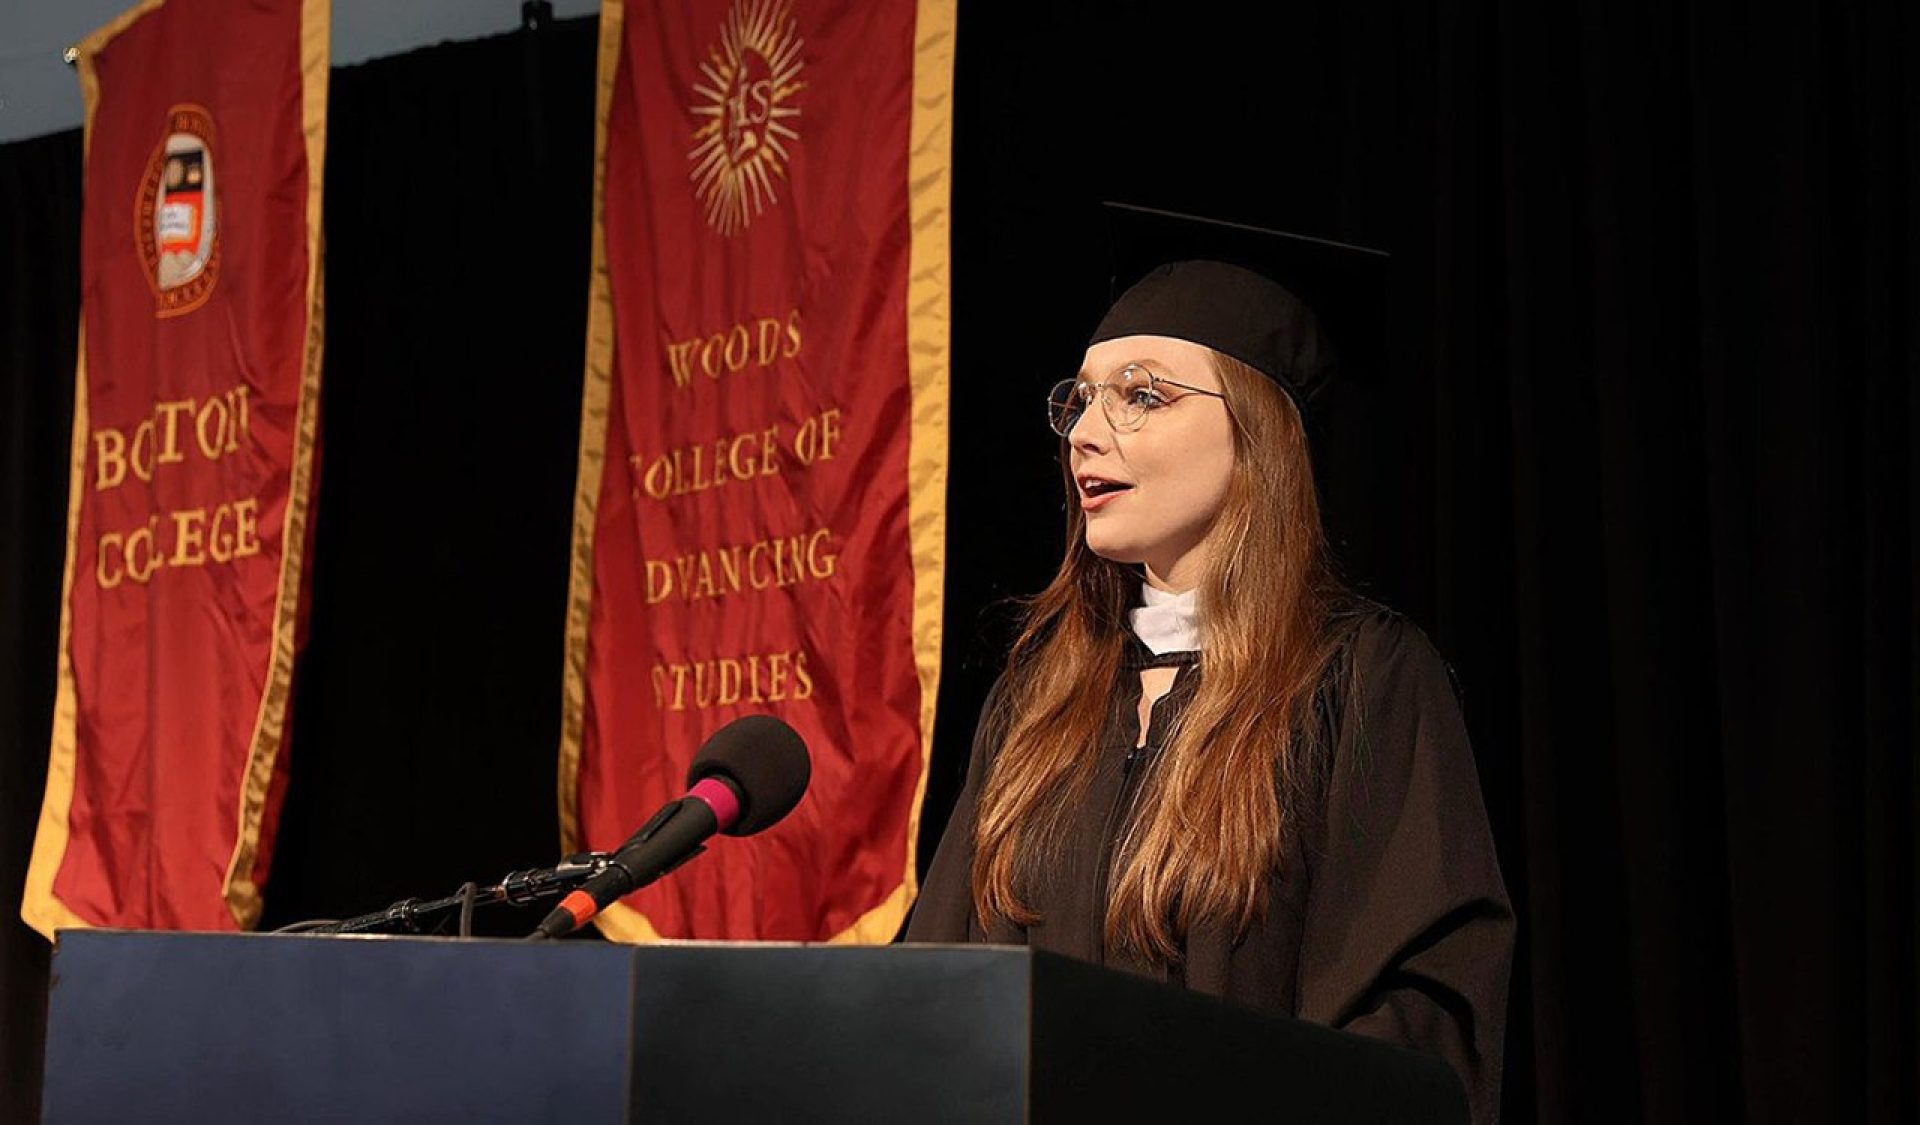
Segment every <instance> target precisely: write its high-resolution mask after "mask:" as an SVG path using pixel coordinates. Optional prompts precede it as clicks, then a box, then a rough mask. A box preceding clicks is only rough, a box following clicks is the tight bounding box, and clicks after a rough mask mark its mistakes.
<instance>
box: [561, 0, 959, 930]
mask: <svg viewBox="0 0 1920 1125" xmlns="http://www.w3.org/2000/svg"><path fill="white" fill-rule="evenodd" d="M914 19H915V10H914V5H913V4H911V3H899V2H892V3H865V2H837V3H812V2H800V3H794V4H791V5H786V4H780V5H775V4H771V3H758V2H746V3H729V2H726V0H703V2H696V3H673V4H666V3H655V4H647V5H640V6H638V7H630V8H629V9H628V10H627V12H626V17H625V22H624V39H623V42H622V43H621V47H620V49H621V52H622V54H621V59H620V65H619V70H618V77H617V81H616V85H615V88H614V91H613V101H612V106H611V111H610V117H609V121H608V139H607V164H606V187H605V221H606V227H605V230H606V245H607V262H608V267H609V273H610V278H611V284H612V294H613V305H614V320H615V341H616V348H615V363H614V378H613V389H612V398H611V412H610V414H611V416H610V419H609V422H608V424H607V431H606V461H605V473H604V476H603V479H602V482H601V488H600V493H599V511H598V521H597V525H596V527H595V529H594V530H595V534H594V543H593V583H594V584H593V600H592V607H593V613H592V619H591V624H590V641H589V646H588V660H587V707H586V715H585V731H584V738H583V743H582V754H581V767H580V772H579V780H578V784H579V815H580V820H581V826H582V832H583V835H584V837H585V839H584V842H585V844H586V845H587V846H590V847H593V848H611V847H614V846H616V845H618V844H619V843H620V841H622V840H624V839H625V838H626V837H627V836H628V834H630V833H631V832H632V831H633V830H634V829H635V828H636V827H637V826H638V825H639V824H640V823H641V822H642V821H644V820H645V819H646V817H647V816H648V815H650V814H651V813H652V812H653V811H654V810H655V809H656V808H658V807H659V806H660V805H661V804H663V803H665V802H666V801H669V800H671V799H673V798H674V797H677V796H679V795H680V793H681V792H682V791H683V788H684V778H685V774H686V769H687V765H688V763H689V761H690V760H691V758H692V756H693V754H694V752H695V750H697V749H698V747H699V746H700V744H701V742H702V741H703V740H704V739H705V738H706V737H707V736H708V735H709V734H710V733H712V732H713V731H714V730H716V729H718V728H719V727H720V726H722V725H723V724H725V723H726V722H727V721H729V720H731V719H733V718H736V717H738V716H739V715H742V714H746V713H751V712H765V713H770V714H773V715H776V716H778V717H780V718H782V719H784V720H786V721H787V722H789V723H791V724H792V725H793V726H794V727H795V728H796V729H797V730H798V731H799V732H800V735H801V736H802V737H803V738H804V739H805V740H806V742H807V745H808V747H809V748H810V750H811V752H812V755H813V770H814V772H813V781H812V786H811V788H810V790H809V792H808V794H807V796H806V798H805V799H804V800H803V801H802V802H801V804H800V806H799V808H798V809H797V810H796V811H795V812H794V813H793V814H792V815H791V816H789V817H788V818H787V819H786V820H785V821H784V822H782V823H781V824H779V825H777V826H775V827H774V828H772V829H771V830H769V831H767V832H766V833H764V834H762V835H760V836H757V837H754V838H751V839H739V840H733V839H728V840H721V841H717V842H716V843H715V844H714V845H713V847H712V849H711V851H710V853H709V854H707V855H705V856H703V857H701V858H700V859H699V860H698V861H696V862H695V863H693V864H690V865H688V866H687V867H685V868H682V869H681V870H680V871H678V872H676V873H675V874H674V875H673V876H672V877H671V878H669V879H666V880H663V881H662V882H660V883H658V884H656V885H655V886H653V887H651V888H647V889H644V890H642V891H640V892H637V893H636V894H634V895H632V896H629V897H628V898H627V899H626V900H625V903H626V905H628V906H630V907H633V908H635V909H637V910H639V911H640V912H641V913H642V914H643V915H644V916H645V918H646V919H647V920H648V921H649V922H650V923H651V924H652V925H653V927H654V928H655V929H656V930H657V931H658V932H660V933H662V934H664V935H666V936H669V937H705V938H766V939H819V938H825V937H828V936H830V935H833V934H835V933H838V932H840V931H842V930H844V929H846V928H847V927H848V926H850V925H851V924H852V923H853V922H855V921H856V920H857V919H858V918H859V917H860V916H861V915H863V914H864V913H866V912H867V911H869V910H871V909H873V908H874V907H876V906H878V905H880V903H881V902H882V901H883V900H885V899H886V898H887V896H888V895H889V893H890V892H892V891H893V890H894V889H895V888H897V887H898V886H899V885H900V883H901V882H902V879H903V875H904V869H905V866H906V862H907V843H908V841H907V837H908V833H909V820H910V817H911V810H912V807H913V801H914V795H915V791H916V788H917V785H918V782H919V778H920V771H921V768H922V765H921V763H922V756H921V747H920V728H919V715H920V688H919V682H918V679H917V676H916V672H915V665H914V658H913V648H912V640H913V638H912V602H913V567H912V560H911V557H910V555H909V548H908V538H907V513H908V503H907V455H908V437H909V421H910V419H909V406H910V390H909V384H908V367H907V359H908V357H907V308H906V294H907V270H908V264H909V250H910V231H909V224H908V197H907V159H908V151H907V145H908V135H909V126H910V112H911V93H912V80H913V32H914ZM729 28H732V29H735V30H737V31H739V32H742V33H743V35H742V38H744V39H746V40H747V41H749V42H752V43H757V44H759V45H760V51H759V52H750V53H749V56H748V61H747V64H746V73H747V75H748V79H747V82H746V83H745V84H744V85H745V96H744V97H738V98H736V99H734V100H733V101H732V103H731V104H732V106H733V107H735V108H734V109H732V110H729V111H727V113H736V112H739V111H741V110H744V114H742V115H741V116H740V118H739V119H738V120H739V123H740V124H742V125H743V126H744V128H743V129H742V130H739V131H738V135H735V136H731V137H730V138H729V139H728V150H729V151H730V152H733V153H735V154H742V153H745V154H749V155H750V154H751V153H752V152H753V151H755V150H765V148H766V146H767V145H768V144H769V143H770V139H771V140H776V141H778V142H779V145H780V147H782V148H784V149H785V152H786V154H787V159H785V160H784V161H783V162H782V167H783V172H772V171H769V173H768V175H767V180H766V182H767V184H768V185H770V186H771V188H772V189H773V193H774V196H775V197H774V198H770V199H766V200H765V201H764V203H763V206H762V207H760V209H759V210H758V211H757V213H756V212H753V210H752V208H751V207H749V208H748V213H747V214H745V215H744V216H740V215H735V216H733V221H736V222H737V221H738V220H740V219H741V218H744V225H740V226H736V227H735V229H734V230H733V232H732V233H723V230H722V229H720V227H718V226H716V223H715V222H714V221H712V220H711V219H710V218H709V211H708V209H707V207H705V206H703V203H702V200H701V198H700V197H699V194H698V192H697V190H696V181H695V178H694V176H695V169H696V163H695V160H694V159H693V158H690V156H689V153H692V152H696V151H697V150H698V147H699V145H700V143H701V138H700V137H698V136H696V131H697V130H698V129H700V128H701V127H702V126H703V125H706V124H707V123H709V122H712V121H714V120H716V115H703V114H701V113H700V112H698V111H697V110H696V108H695V107H702V106H711V105H714V104H715V103H716V101H718V100H721V99H717V98H716V95H725V94H727V93H729V92H730V91H729V90H723V89H721V88H720V87H721V86H723V85H726V84H727V83H726V82H724V81H723V79H725V78H726V75H724V74H723V73H722V72H721V71H720V69H719V64H720V62H722V61H724V60H725V59H726V58H727V52H726V48H725V46H724V43H725V40H726V37H727V35H728V34H729V32H728V30H727V29H729ZM795 40H797V44H795V45H794V46H792V47H791V48H789V47H788V46H787V45H788V44H789V43H791V42H793V41H795ZM783 50H788V51H790V52H791V55H790V57H792V58H797V59H798V60H799V63H800V70H799V71H798V73H797V74H796V75H790V76H788V77H789V81H787V82H785V83H776V84H772V85H765V86H758V85H756V83H758V82H760V81H761V80H763V79H777V78H778V77H779V74H778V73H776V72H778V71H779V70H780V68H781V64H782V62H783V59H784V58H785V57H788V56H783V55H782V51H783ZM766 53H771V54H772V55H773V58H772V59H771V60H768V59H767V58H766V57H765V54H766ZM769 62H771V64H772V65H769ZM703 63H704V64H706V66H707V69H704V70H703V69H702V64H703ZM782 90H784V91H785V93H784V98H783V97H782ZM774 106H778V107H779V108H781V109H797V110H798V111H799V112H798V114H797V115H791V116H784V117H776V118H775V120H778V121H780V122H782V123H784V124H785V126H786V127H787V128H789V129H790V130H791V131H792V132H793V133H794V134H797V137H788V136H784V135H782V134H781V133H779V132H778V131H774V132H773V133H772V134H771V138H769V136H768V134H767V132H766V130H765V128H764V125H763V124H761V123H760V121H759V118H760V116H761V111H762V110H764V109H768V108H772V107H774ZM718 116H720V117H724V116H726V114H725V113H723V114H721V115H718ZM724 123H725V122H723V124H724ZM749 133H751V134H754V135H753V136H752V137H751V139H748V138H747V136H746V134H749ZM721 221H722V223H723V224H724V223H725V222H727V221H728V220H727V219H726V217H725V216H723V217H722V220H721ZM829 412H837V413H829ZM823 416H824V419H825V420H824V421H823ZM809 419H812V420H813V422H812V425H811V432H810V435H809V434H808V431H807V427H808V424H809ZM828 428H831V430H832V431H833V433H834V437H833V438H832V442H833V444H832V456H831V458H830V459H828V458H826V457H823V456H821V453H822V442H823V441H825V440H827V439H826V438H825V436H824V431H825V430H826V429H828ZM769 434H770V435H771V437H770V439H767V440H763V439H766V436H767V435H769ZM736 435H757V436H749V437H746V438H744V439H742V440H741V441H740V443H739V444H737V445H736V444H734V443H732V441H731V439H732V438H734V437H735V436H736ZM722 440H725V441H726V443H725V444H721V445H719V446H717V447H716V445H715V442H716V441H722ZM768 450H771V451H772V455H773V457H774V458H775V459H776V464H777V468H776V469H774V470H772V471H769V470H767V469H766V467H765V466H766V463H765V455H766V452H767V451H768ZM809 453H811V454H812V463H811V464H806V463H803V462H804V461H805V460H806V459H807V456H806V455H807V454H809ZM716 469H717V470H718V471H719V473H720V478H719V479H721V480H723V481H724V482H725V483H722V484H717V485H716V484H713V483H712V482H713V481H714V480H715V479H716V478H715V473H716ZM676 490H684V492H683V494H680V495H675V494H674V493H675V492H676ZM795 537H798V547H799V550H798V551H797V552H795V551H794V550H792V547H793V545H794V543H795ZM770 540H779V541H780V542H781V545H780V546H779V547H778V548H777V549H769V548H766V547H765V546H764V544H766V543H768V542H769V541H770ZM754 544H762V545H763V546H762V547H761V548H760V549H758V550H756V549H755V548H754V547H753V545H754ZM731 547H741V548H742V550H740V551H739V553H738V555H737V557H736V556H730V555H729V556H725V557H721V556H716V555H715V554H708V555H706V556H704V560H705V561H704V565H705V567H706V568H707V571H708V573H710V574H711V576H712V581H713V583H714V584H715V585H714V587H713V589H714V591H724V592H722V593H721V596H717V597H710V596H698V597H686V596H683V595H685V594H687V593H689V592H696V593H699V594H701V595H705V594H706V593H708V592H709V591H708V590H707V588H706V587H705V586H703V585H702V581H703V578H702V566H703V562H702V556H701V554H700V553H701V552H716V551H718V550H720V549H725V548H731ZM796 555H797V560H796V558H795V557H794V556H796ZM685 556H693V558H692V559H691V561H687V560H686V559H685ZM829 558H831V559H832V560H833V561H832V562H831V563H829V562H828V561H827V560H828V559H829ZM736 564H737V568H736ZM828 570H830V571H831V573H830V574H827V573H824V572H826V571H828ZM736 573H737V574H738V575H739V578H738V583H739V585H740V587H741V588H740V590H739V591H738V592H731V591H732V589H733V583H734V581H735V580H734V574H736ZM796 574H798V575H801V576H803V577H800V578H798V579H796V578H795V576H796ZM756 580H757V581H760V582H763V583H766V584H767V586H768V588H766V589H759V590H756V589H753V588H752V585H753V583H754V582H755V581H756ZM789 580H791V581H789ZM756 696H757V697H758V698H756Z"/></svg>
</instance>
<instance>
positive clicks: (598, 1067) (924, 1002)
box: [43, 930, 1467, 1125]
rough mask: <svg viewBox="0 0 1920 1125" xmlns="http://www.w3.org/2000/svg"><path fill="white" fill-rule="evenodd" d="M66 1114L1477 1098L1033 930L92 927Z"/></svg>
mask: <svg viewBox="0 0 1920 1125" xmlns="http://www.w3.org/2000/svg"><path fill="white" fill-rule="evenodd" d="M46 1053H47V1064H46V1067H47V1069H46V1082H45V1086H44V1092H43V1120H44V1121H45V1122H47V1123H48V1125H65V1123H68V1122H99V1121H142V1122H173V1121H180V1122H187V1121H191V1122H197V1123H220V1122H248V1123H252V1122H266V1121H273V1122H322V1121H325V1122H337V1121H422V1122H438V1121H473V1122H480V1121H528V1122H533V1121H553V1122H562V1121H564V1122H608V1123H612V1122H626V1121H648V1122H651V1121H666V1122H709V1121H712V1122H731V1121H746V1122H814V1121H820V1122H829V1121H830V1122H869V1121H871V1122H896V1121H897V1122H912V1123H938V1122H966V1123H969V1125H983V1123H987V1125H992V1123H1001V1122H1007V1123H1011V1122H1036V1123H1047V1122H1070V1121H1087V1120H1095V1119H1102V1120H1109V1121H1135V1120H1155V1119H1169V1120H1190V1119H1193V1118H1195V1117H1197V1116H1200V1115H1202V1114H1213V1113H1222V1112H1232V1113H1235V1114H1236V1115H1238V1114H1240V1113H1257V1114H1258V1115H1259V1116H1260V1117H1262V1118H1270V1119H1272V1120H1276V1121H1290V1122H1326V1123H1329V1125H1334V1123H1344V1122H1389V1121H1391V1122H1433V1123H1435V1125H1442V1123H1445V1125H1454V1123H1463V1122H1465V1121H1466V1119H1467V1113H1466V1101H1465V1097H1464V1095H1463V1094H1462V1092H1461V1089H1460V1085H1459V1083H1458V1081H1457V1080H1456V1079H1455V1078H1454V1076H1453V1074H1452V1072H1451V1071H1450V1070H1449V1069H1448V1068H1447V1067H1446V1066H1445V1065H1444V1064H1442V1063H1440V1062H1438V1061H1437V1060H1434V1059H1431V1058H1428V1057H1426V1056H1423V1055H1418V1054H1415V1053H1414V1052H1411V1051H1406V1050H1402V1049H1400V1048H1397V1047H1392V1046H1389V1045H1386V1044H1383V1043H1377V1042H1374V1041H1372V1040H1368V1039H1363V1038H1361V1037H1359V1036H1353V1035H1347V1034H1344V1033H1341V1032H1336V1031H1331V1030H1328V1029H1326V1028H1323V1027H1318V1026H1314V1025H1310V1024H1306V1023H1303V1022H1300V1021H1297V1020H1290V1019H1283V1018H1279V1017H1274V1016H1268V1015H1264V1014H1261V1013H1258V1012H1255V1011H1252V1010H1250V1009H1246V1008H1242V1007H1239V1006H1236V1005H1232V1004H1228V1003H1225V1002H1222V1001H1219V1000H1216V999H1214V998H1211V997H1207V996H1202V995H1198V994H1195V993H1190V992H1186V991H1184V990H1181V989H1177V988H1173V987H1170V986H1168V985H1164V984H1161V983H1159V982H1156V981H1151V980H1147V979H1144V978H1139V977H1133V976H1128V975H1124V974H1120V973H1115V972H1111V971H1108V970H1105V969H1101V968H1098V967H1095V966H1091V965H1085V964H1081V963H1079V962H1075V961H1070V960H1066V959H1063V958H1059V957H1055V956H1052V955H1049V954H1045V953H1038V952H1034V951H1032V950H1027V949H1020V948H1007V947H994V946H887V947H871V946H868V947H857V946H818V945H767V944H732V943H674V944H667V945H652V946H626V945H614V944H608V943H602V942H589V941H571V942H558V943H545V944H532V943H522V942H510V941H487V940H470V941H455V940H449V939H440V938H394V937H301V936H279V935H266V934H182V933H146V932H129V931H110V930H68V931H63V932H62V933H61V934H60V937H59V942H58V945H57V947H56V948H55V951H54V957H53V988H52V994H51V1000H50V1007H49V1015H48V1022H47V1043H46Z"/></svg>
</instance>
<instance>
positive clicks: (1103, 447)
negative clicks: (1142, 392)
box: [1067, 391, 1113, 453]
mask: <svg viewBox="0 0 1920 1125" xmlns="http://www.w3.org/2000/svg"><path fill="white" fill-rule="evenodd" d="M1105 393H1106V392H1105V391H1102V392H1101V394H1105ZM1067 441H1068V442H1070V443H1072V445H1073V447H1074V448H1075V449H1078V450H1079V451H1080V452H1082V453H1105V452H1107V451H1108V450H1110V449H1112V448H1113V427H1112V426H1111V425H1109V424H1108V423H1107V412H1106V410H1105V407H1104V404H1103V403H1102V402H1100V400H1099V398H1098V397H1097V396H1096V397H1095V399H1094V401H1092V402H1090V403H1088V404H1087V408H1086V409H1085V410H1082V411H1081V412H1080V417H1078V418H1076V419H1074V422H1073V428H1072V429H1071V430H1068V431H1067Z"/></svg>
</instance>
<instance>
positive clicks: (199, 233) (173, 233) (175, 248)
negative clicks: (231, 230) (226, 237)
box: [138, 106, 220, 316]
mask: <svg viewBox="0 0 1920 1125" xmlns="http://www.w3.org/2000/svg"><path fill="white" fill-rule="evenodd" d="M138 238H139V242H140V254H141V258H142V260H143V262H144V264H145V266H146V273H147V281H148V283H149V284H151V285H152V286H153V292H154V297H155V299H156V302H157V304H158V308H157V310H156V312H157V315H160V316H177V315H179V314H181V313H185V312H191V311H192V310H194V309H196V308H198V307H199V306H200V304H201V303H202V302H204V301H205V300H206V299H207V295H208V294H209V293H210V292H211V291H212V289H213V285H214V281H215V279H216V276H217V274H218V258H219V247H220V238H219V223H218V207H217V205H216V195H215V191H214V172H213V118H212V117H211V116H210V115H209V114H208V113H207V111H206V110H204V109H202V108H200V107H199V106H175V107H174V108H173V109H171V110H169V111H168V113H167V134H166V136H165V138H164V139H163V140H162V141H161V142H160V146H159V147H158V148H157V149H156V150H155V152H154V154H153V157H152V159H151V160H149V161H148V164H147V172H146V176H145V178H144V179H143V181H142V183H141V187H140V222H139V234H138Z"/></svg>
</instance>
